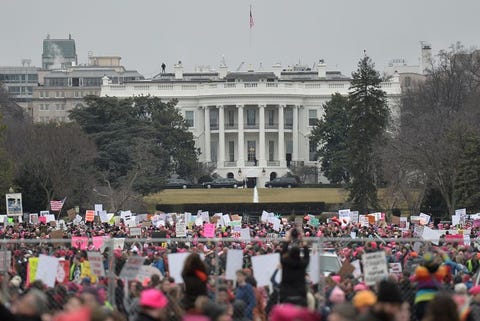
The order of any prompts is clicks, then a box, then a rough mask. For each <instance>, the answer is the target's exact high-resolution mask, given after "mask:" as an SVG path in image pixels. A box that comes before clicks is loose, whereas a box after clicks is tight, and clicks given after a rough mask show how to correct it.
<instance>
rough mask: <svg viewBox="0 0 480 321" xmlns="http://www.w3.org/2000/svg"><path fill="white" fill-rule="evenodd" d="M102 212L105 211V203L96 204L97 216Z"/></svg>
mask: <svg viewBox="0 0 480 321" xmlns="http://www.w3.org/2000/svg"><path fill="white" fill-rule="evenodd" d="M100 212H103V204H95V216H100Z"/></svg>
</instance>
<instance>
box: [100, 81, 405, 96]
mask: <svg viewBox="0 0 480 321" xmlns="http://www.w3.org/2000/svg"><path fill="white" fill-rule="evenodd" d="M349 86H350V82H349V81H348V80H345V81H343V80H335V81H318V82H306V83H301V82H294V83H292V82H245V83H241V82H239V83H235V82H218V83H202V82H201V81H199V82H198V83H194V84H186V83H175V84H170V83H168V84H164V83H158V84H157V83H154V82H152V83H141V84H139V83H127V84H111V85H106V86H102V95H108V94H109V93H110V92H111V91H114V92H115V95H117V96H118V95H119V94H124V95H125V96H130V95H132V94H135V95H138V94H139V93H142V92H143V93H145V94H147V93H150V94H152V95H154V96H155V95H158V96H163V95H167V96H168V97H176V96H179V97H183V96H184V95H185V94H187V95H196V94H198V93H200V92H201V93H205V92H207V93H213V94H233V93H236V92H245V91H252V92H254V93H255V92H258V93H268V94H272V93H273V94H274V93H277V92H278V93H285V91H286V92H288V93H294V94H311V93H319V94H328V95H329V94H330V93H331V92H332V90H336V91H340V92H341V93H347V91H348V88H349ZM381 87H382V88H385V89H387V91H388V93H389V94H400V83H399V81H396V80H394V81H389V82H383V83H382V84H381ZM119 91H120V92H122V93H119ZM167 91H171V92H170V93H166V92H167Z"/></svg>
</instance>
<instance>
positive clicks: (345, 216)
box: [338, 209, 350, 225]
mask: <svg viewBox="0 0 480 321" xmlns="http://www.w3.org/2000/svg"><path fill="white" fill-rule="evenodd" d="M338 218H339V219H340V222H341V223H342V225H346V224H348V223H350V209H346V210H339V211H338Z"/></svg>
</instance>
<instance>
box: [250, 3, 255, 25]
mask: <svg viewBox="0 0 480 321" xmlns="http://www.w3.org/2000/svg"><path fill="white" fill-rule="evenodd" d="M254 25H255V22H254V21H253V15H252V6H250V29H252V28H253V26H254Z"/></svg>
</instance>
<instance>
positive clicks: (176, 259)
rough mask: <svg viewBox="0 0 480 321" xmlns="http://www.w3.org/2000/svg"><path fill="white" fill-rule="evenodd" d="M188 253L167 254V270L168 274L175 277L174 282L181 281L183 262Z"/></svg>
mask: <svg viewBox="0 0 480 321" xmlns="http://www.w3.org/2000/svg"><path fill="white" fill-rule="evenodd" d="M189 255H190V253H170V254H168V255H167V258H168V270H169V271H170V276H171V277H173V278H174V279H175V283H179V284H180V283H183V278H182V270H183V264H184V262H185V260H186V259H187V256H189Z"/></svg>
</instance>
